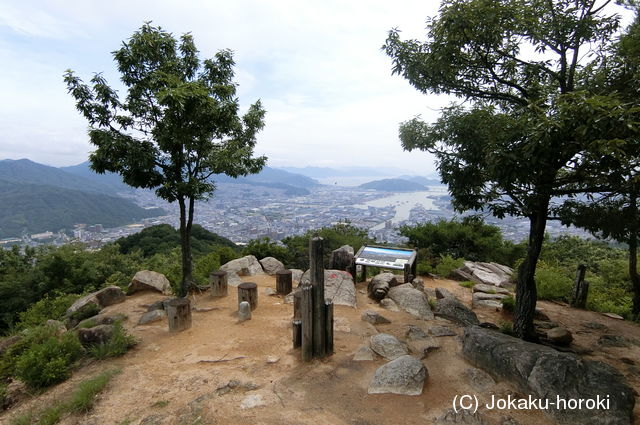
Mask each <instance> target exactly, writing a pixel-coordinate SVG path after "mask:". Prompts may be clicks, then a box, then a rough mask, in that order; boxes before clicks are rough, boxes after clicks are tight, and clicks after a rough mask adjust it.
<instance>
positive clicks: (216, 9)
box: [0, 0, 452, 175]
mask: <svg viewBox="0 0 640 425" xmlns="http://www.w3.org/2000/svg"><path fill="white" fill-rule="evenodd" d="M438 3H439V2H437V1H425V0H421V1H414V0H406V1H405V0H400V1H396V2H390V1H388V0H384V1H380V0H350V1H348V2H346V1H334V0H323V1H314V2H311V1H301V0H296V1H293V0H281V1H280V0H269V1H266V0H262V1H261V0H232V1H229V0H227V1H224V2H223V1H219V0H210V1H190V0H183V1H171V0H155V1H137V0H129V1H121V0H113V1H106V2H105V1H102V2H98V1H90V0H83V1H75V0H65V1H29V0H25V1H12V0H0V63H1V64H2V66H0V93H2V100H3V101H2V102H0V129H1V133H0V159H7V158H9V159H19V158H29V159H31V160H33V161H37V162H41V163H44V164H48V165H54V166H67V165H74V164H78V163H81V162H83V161H86V160H87V158H88V153H89V152H90V151H91V145H90V143H89V141H88V137H87V122H86V121H85V120H84V118H82V117H81V116H80V115H79V113H78V112H77V111H76V109H75V105H74V101H73V99H72V98H71V96H70V95H69V94H67V91H66V86H65V84H64V82H63V80H62V74H63V73H64V71H65V70H66V69H72V70H73V71H75V72H76V73H77V74H78V76H80V77H81V78H83V79H84V80H85V81H86V80H89V79H90V78H91V77H92V75H93V74H94V73H96V72H102V73H103V75H104V76H105V77H106V78H107V80H108V81H109V82H110V83H111V84H112V85H114V86H117V85H118V84H119V82H118V79H119V74H118V73H117V71H116V69H115V63H114V61H113V56H112V54H111V52H113V51H114V50H116V49H118V48H119V47H120V46H121V43H122V41H124V40H127V39H128V38H129V37H130V36H131V35H132V34H133V33H134V32H135V31H136V30H137V29H139V28H140V26H141V25H142V24H143V23H144V22H146V21H152V22H153V24H154V25H159V26H161V27H163V28H164V29H165V30H167V31H170V32H172V33H173V34H174V35H175V36H179V35H181V34H183V33H186V32H190V33H192V34H193V37H194V40H195V43H196V46H197V48H198V49H199V50H200V54H201V58H207V57H212V56H213V55H214V54H215V53H216V52H217V51H219V50H221V49H227V48H228V49H232V50H233V51H234V59H235V61H236V81H237V83H238V84H239V87H238V96H239V99H240V102H241V104H242V105H243V107H244V108H246V107H248V105H249V104H251V103H253V102H255V101H256V100H258V99H261V101H262V103H263V106H264V108H265V109H266V111H267V115H266V119H265V128H264V130H263V131H262V132H261V133H259V135H258V143H257V146H256V150H255V152H256V154H260V155H266V156H267V157H268V158H269V162H268V165H270V166H274V167H279V166H295V167H304V166H326V167H349V166H356V165H357V166H369V167H378V168H384V167H394V168H397V167H401V168H403V169H406V170H407V172H410V173H413V174H418V175H429V174H433V173H434V172H435V165H434V162H433V157H432V156H430V155H429V154H427V153H425V152H420V151H414V152H404V151H403V150H402V147H401V145H400V141H399V139H398V125H399V123H400V122H402V121H405V120H408V119H410V118H413V117H414V116H416V115H421V116H422V118H423V119H425V120H426V121H433V120H435V119H436V118H437V116H438V115H439V109H440V108H442V107H445V106H447V105H448V104H449V103H450V102H451V100H452V99H449V98H445V97H438V96H427V95H424V94H421V93H419V92H418V91H417V90H415V89H414V88H412V87H411V86H410V85H409V83H408V82H407V81H406V80H404V79H403V78H402V77H400V76H398V75H392V74H391V66H392V63H391V59H390V58H389V57H387V56H386V55H385V54H384V52H382V51H381V49H380V48H381V46H382V45H383V43H384V41H385V39H386V36H387V33H388V31H389V30H390V29H392V28H399V29H401V30H402V34H403V37H404V38H420V39H424V37H425V34H426V29H425V27H426V24H425V22H426V20H427V18H428V17H429V16H433V15H435V13H436V12H437V7H438Z"/></svg>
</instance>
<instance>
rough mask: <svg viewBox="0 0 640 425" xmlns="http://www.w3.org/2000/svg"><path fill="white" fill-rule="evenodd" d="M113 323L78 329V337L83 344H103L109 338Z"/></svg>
mask: <svg viewBox="0 0 640 425" xmlns="http://www.w3.org/2000/svg"><path fill="white" fill-rule="evenodd" d="M112 334H113V325H98V326H94V327H92V328H82V329H78V339H79V340H80V343H81V344H82V345H83V346H85V347H86V346H88V345H96V344H103V343H105V342H107V341H108V340H109V338H111V335H112Z"/></svg>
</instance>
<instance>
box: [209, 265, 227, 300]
mask: <svg viewBox="0 0 640 425" xmlns="http://www.w3.org/2000/svg"><path fill="white" fill-rule="evenodd" d="M227 279H228V277H227V272H225V271H224V270H218V271H217V272H213V273H211V274H210V275H209V282H210V283H211V296H212V297H226V296H227V293H228V289H227V288H228V285H227Z"/></svg>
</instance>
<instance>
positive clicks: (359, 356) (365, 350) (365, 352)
mask: <svg viewBox="0 0 640 425" xmlns="http://www.w3.org/2000/svg"><path fill="white" fill-rule="evenodd" d="M353 360H355V361H357V362H362V361H369V360H373V350H372V349H371V348H369V347H367V346H366V345H363V346H362V347H360V348H358V351H356V353H355V354H354V355H353Z"/></svg>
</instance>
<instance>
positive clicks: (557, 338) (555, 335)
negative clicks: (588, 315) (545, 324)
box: [547, 327, 573, 345]
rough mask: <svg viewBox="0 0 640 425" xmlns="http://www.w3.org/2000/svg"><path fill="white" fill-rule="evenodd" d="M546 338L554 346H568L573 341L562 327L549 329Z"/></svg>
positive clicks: (569, 333)
mask: <svg viewBox="0 0 640 425" xmlns="http://www.w3.org/2000/svg"><path fill="white" fill-rule="evenodd" d="M547 338H548V339H549V341H551V342H552V343H554V344H558V345H569V344H571V341H573V336H572V335H571V332H569V331H568V330H567V329H565V328H562V327H556V328H551V329H549V330H548V331H547Z"/></svg>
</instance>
